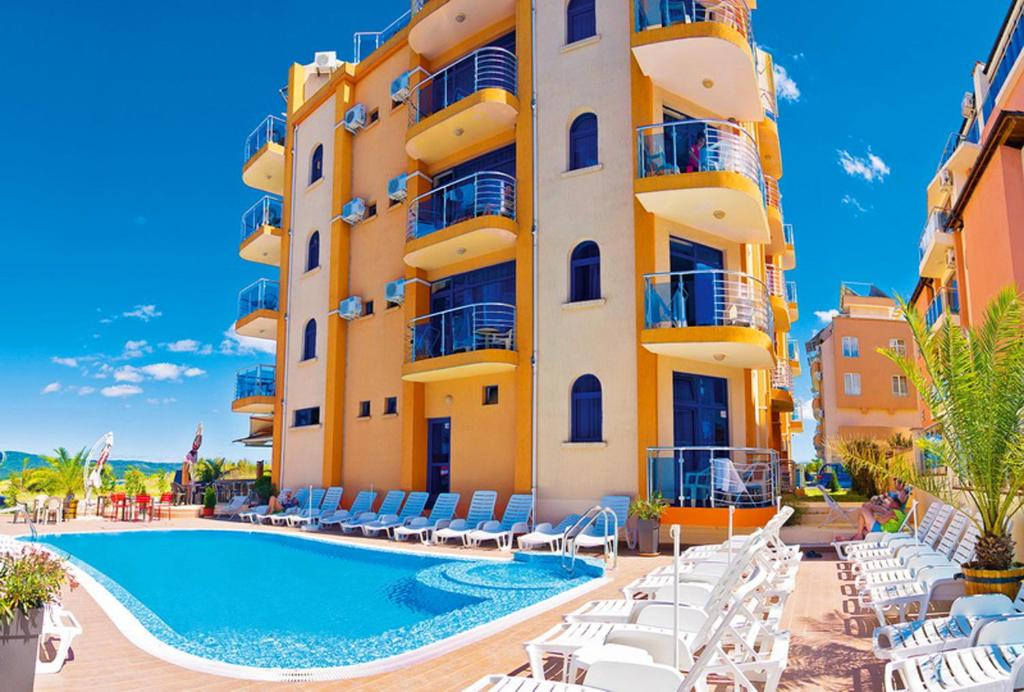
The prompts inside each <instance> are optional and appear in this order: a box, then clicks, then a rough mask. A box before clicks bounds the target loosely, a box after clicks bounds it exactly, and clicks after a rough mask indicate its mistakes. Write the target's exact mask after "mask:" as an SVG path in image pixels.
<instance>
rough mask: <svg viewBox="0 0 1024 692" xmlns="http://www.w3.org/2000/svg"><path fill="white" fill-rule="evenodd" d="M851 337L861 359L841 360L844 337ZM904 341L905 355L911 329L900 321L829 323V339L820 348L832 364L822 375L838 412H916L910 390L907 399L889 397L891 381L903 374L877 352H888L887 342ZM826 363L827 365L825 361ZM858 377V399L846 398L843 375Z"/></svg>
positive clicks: (839, 319)
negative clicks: (849, 410)
mask: <svg viewBox="0 0 1024 692" xmlns="http://www.w3.org/2000/svg"><path fill="white" fill-rule="evenodd" d="M844 336H854V337H857V340H858V342H859V351H860V356H859V357H857V358H847V357H844V356H843V337H844ZM891 338H899V339H903V340H904V342H905V343H906V345H907V349H908V351H909V350H910V349H912V348H913V339H912V338H911V335H910V327H909V326H908V325H907V324H906V323H905V322H903V321H902V320H873V319H857V318H849V317H837V318H835V319H834V320H833V322H832V337H831V338H830V339H829V340H828V341H826V342H825V343H824V344H823V345H822V348H828V349H829V350H830V351H831V353H832V356H833V359H832V360H831V362H832V363H834V364H835V367H834V368H833V369H832V372H825V373H823V378H824V379H827V381H828V383H827V386H829V387H830V389H831V390H832V392H834V396H833V397H830V399H831V400H832V402H834V405H835V406H837V407H839V408H861V409H863V408H866V409H882V410H893V411H896V410H901V409H915V408H916V403H915V402H916V397H915V394H914V390H913V388H911V390H910V395H909V396H905V397H897V396H894V395H893V393H892V377H893V375H900V374H902V371H901V370H900V369H899V368H898V367H897V366H896V365H895V364H894V363H893V362H892V361H890V360H889V359H888V358H886V357H885V356H883V355H882V354H880V353H878V352H877V351H876V349H879V348H884V349H887V348H889V339H891ZM826 362H828V361H826ZM847 372H856V373H859V374H860V387H861V395H860V396H847V395H846V394H845V390H844V387H843V374H844V373H847Z"/></svg>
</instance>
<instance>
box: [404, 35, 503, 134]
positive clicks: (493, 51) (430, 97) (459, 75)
mask: <svg viewBox="0 0 1024 692" xmlns="http://www.w3.org/2000/svg"><path fill="white" fill-rule="evenodd" d="M481 89H504V90H505V91H507V92H509V93H510V94H515V93H516V56H515V54H514V53H512V52H511V51H508V50H506V49H504V48H499V47H497V46H487V47H485V48H479V49H477V50H475V51H473V52H472V53H470V54H469V55H467V56H465V57H463V58H460V59H459V60H456V61H455V62H453V63H452V64H451V65H448V66H447V67H445V68H444V69H442V70H440V71H438V72H435V73H434V74H432V75H430V76H429V77H426V78H425V79H423V80H422V81H421V82H420V83H419V84H417V85H416V86H414V87H413V89H412V92H411V93H410V94H409V99H408V102H409V105H410V108H409V121H410V123H418V122H419V121H420V120H423V119H424V118H427V117H429V116H431V115H433V114H434V113H437V112H439V111H442V110H444V109H445V108H447V107H448V106H451V105H452V104H454V103H456V102H458V101H461V100H462V99H464V98H466V97H467V96H470V95H471V94H475V93H476V92H478V91H480V90H481Z"/></svg>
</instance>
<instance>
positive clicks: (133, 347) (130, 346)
mask: <svg viewBox="0 0 1024 692" xmlns="http://www.w3.org/2000/svg"><path fill="white" fill-rule="evenodd" d="M152 352H153V347H152V346H150V345H149V342H148V341H146V340H145V339H139V340H138V341H126V342H124V352H123V353H121V357H122V358H141V357H142V356H144V355H145V354H147V353H152Z"/></svg>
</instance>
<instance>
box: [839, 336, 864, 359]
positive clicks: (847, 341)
mask: <svg viewBox="0 0 1024 692" xmlns="http://www.w3.org/2000/svg"><path fill="white" fill-rule="evenodd" d="M843 356H845V357H846V358H859V357H860V343H858V341H857V337H855V336H844V337H843Z"/></svg>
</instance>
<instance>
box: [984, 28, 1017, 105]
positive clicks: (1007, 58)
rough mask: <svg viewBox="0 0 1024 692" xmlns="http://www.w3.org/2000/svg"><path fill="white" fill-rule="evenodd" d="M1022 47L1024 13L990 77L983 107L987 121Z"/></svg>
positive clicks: (1010, 35) (1010, 33)
mask: <svg viewBox="0 0 1024 692" xmlns="http://www.w3.org/2000/svg"><path fill="white" fill-rule="evenodd" d="M1022 49H1024V14H1019V15H1018V16H1017V19H1016V20H1015V23H1014V25H1013V29H1012V30H1011V31H1010V32H1009V35H1008V37H1007V41H1006V48H1005V50H1004V51H1003V56H1002V57H1001V58H1000V59H999V64H998V65H997V66H996V69H995V72H994V73H993V74H992V75H991V77H989V87H988V94H986V96H985V102H984V104H983V105H982V109H981V112H982V114H983V115H984V116H985V122H988V120H989V118H990V117H991V115H992V110H993V109H994V108H995V106H996V99H997V98H998V97H999V92H1000V91H1001V90H1002V88H1003V85H1004V84H1006V78H1007V77H1009V76H1010V72H1012V71H1013V66H1014V65H1016V64H1017V58H1019V57H1020V53H1021V50H1022Z"/></svg>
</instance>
